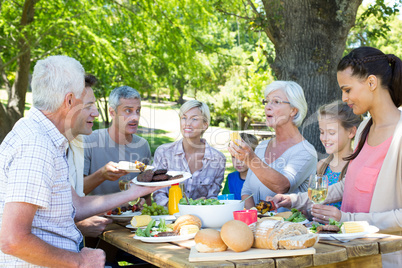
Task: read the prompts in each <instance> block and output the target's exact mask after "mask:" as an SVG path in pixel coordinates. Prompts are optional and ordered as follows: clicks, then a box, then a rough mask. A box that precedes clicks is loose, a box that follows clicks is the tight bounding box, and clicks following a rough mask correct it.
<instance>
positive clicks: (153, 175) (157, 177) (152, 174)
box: [137, 169, 183, 182]
mask: <svg viewBox="0 0 402 268" xmlns="http://www.w3.org/2000/svg"><path fill="white" fill-rule="evenodd" d="M181 178H183V175H181V174H180V175H176V176H171V175H169V174H167V170H166V169H158V170H155V171H154V170H150V169H148V170H145V171H143V172H141V173H140V174H139V175H138V176H137V181H139V182H158V181H168V180H176V179H181Z"/></svg>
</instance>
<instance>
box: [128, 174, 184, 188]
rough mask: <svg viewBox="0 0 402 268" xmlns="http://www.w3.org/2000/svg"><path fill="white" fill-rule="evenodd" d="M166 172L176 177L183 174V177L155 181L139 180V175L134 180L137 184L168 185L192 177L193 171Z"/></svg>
mask: <svg viewBox="0 0 402 268" xmlns="http://www.w3.org/2000/svg"><path fill="white" fill-rule="evenodd" d="M166 174H168V175H170V176H172V177H174V176H177V175H183V177H182V178H180V179H176V180H169V181H155V182H142V181H137V177H135V178H134V179H133V180H132V182H133V183H134V184H137V185H143V186H168V185H172V184H175V183H180V182H182V181H185V180H187V179H188V178H191V173H188V172H184V171H168V172H167V173H166Z"/></svg>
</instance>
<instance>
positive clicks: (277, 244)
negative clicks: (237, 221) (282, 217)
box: [253, 220, 318, 250]
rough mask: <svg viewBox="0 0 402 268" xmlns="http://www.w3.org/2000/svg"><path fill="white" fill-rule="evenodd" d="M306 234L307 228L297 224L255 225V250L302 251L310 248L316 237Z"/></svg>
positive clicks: (270, 223) (276, 222) (259, 223)
mask: <svg viewBox="0 0 402 268" xmlns="http://www.w3.org/2000/svg"><path fill="white" fill-rule="evenodd" d="M306 234H308V230H307V228H306V227H305V226H304V225H302V224H299V223H293V222H286V221H285V222H282V221H274V220H272V221H271V220H266V221H261V222H258V223H257V226H256V228H255V232H254V245H253V247H255V248H265V249H272V250H278V249H302V248H308V247H312V246H313V245H314V244H315V243H316V242H317V240H318V235H316V234H312V235H311V236H310V235H309V236H306Z"/></svg>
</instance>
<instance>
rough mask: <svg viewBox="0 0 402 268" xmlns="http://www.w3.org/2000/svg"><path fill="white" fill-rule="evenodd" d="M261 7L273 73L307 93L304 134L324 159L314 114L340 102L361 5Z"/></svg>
mask: <svg viewBox="0 0 402 268" xmlns="http://www.w3.org/2000/svg"><path fill="white" fill-rule="evenodd" d="M262 2H263V5H264V9H265V12H266V20H267V23H266V24H265V25H264V26H263V27H264V31H265V33H266V34H267V36H268V37H269V39H270V40H271V41H272V43H273V44H274V46H275V52H276V57H275V61H274V63H273V64H272V65H271V67H272V69H273V71H274V72H275V75H276V77H277V78H278V80H291V81H295V82H297V83H298V84H300V85H301V87H302V88H303V89H304V93H305V96H306V100H307V103H308V113H307V116H306V119H305V121H304V123H303V125H302V126H301V128H300V130H301V132H302V134H303V136H304V137H305V138H306V139H307V140H308V141H309V142H310V143H312V144H313V145H314V147H315V148H316V149H317V152H319V153H320V152H321V153H324V152H325V151H324V148H323V147H322V145H321V142H320V141H319V131H318V124H317V117H316V114H315V112H316V111H317V109H318V107H319V106H321V105H323V104H325V103H328V102H331V101H333V100H335V99H340V97H341V91H340V89H339V87H338V83H337V80H336V67H337V65H338V62H339V60H340V59H341V57H342V53H343V51H344V50H345V45H346V39H347V36H348V33H349V30H350V28H351V27H352V26H353V25H354V22H355V19H356V13H357V9H358V7H359V6H360V4H361V3H362V0H338V1H333V0H332V1H328V0H262ZM319 157H322V155H320V154H319Z"/></svg>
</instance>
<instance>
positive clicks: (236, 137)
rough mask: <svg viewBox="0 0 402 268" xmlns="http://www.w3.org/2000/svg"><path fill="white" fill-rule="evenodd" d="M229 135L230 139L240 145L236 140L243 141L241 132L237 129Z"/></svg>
mask: <svg viewBox="0 0 402 268" xmlns="http://www.w3.org/2000/svg"><path fill="white" fill-rule="evenodd" d="M229 135H230V140H231V141H232V142H233V143H234V144H236V145H239V144H238V143H237V142H236V140H240V141H241V137H240V133H239V132H237V131H233V132H230V134H229Z"/></svg>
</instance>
